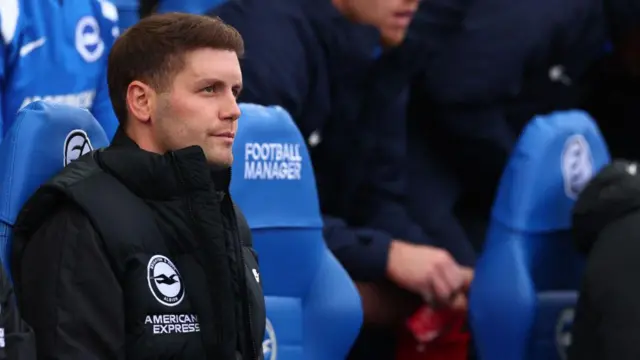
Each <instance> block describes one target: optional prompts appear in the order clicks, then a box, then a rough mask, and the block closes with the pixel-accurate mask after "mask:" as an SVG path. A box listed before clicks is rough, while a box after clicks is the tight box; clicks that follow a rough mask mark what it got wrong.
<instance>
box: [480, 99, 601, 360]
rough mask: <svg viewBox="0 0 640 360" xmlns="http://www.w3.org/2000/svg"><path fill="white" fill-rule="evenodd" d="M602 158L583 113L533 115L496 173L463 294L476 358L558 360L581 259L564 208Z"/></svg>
mask: <svg viewBox="0 0 640 360" xmlns="http://www.w3.org/2000/svg"><path fill="white" fill-rule="evenodd" d="M609 161H610V159H609V154H608V151H607V148H606V144H605V142H604V139H603V138H602V135H601V134H600V131H599V130H598V128H597V126H596V124H595V123H594V121H593V120H592V119H591V118H590V117H589V116H588V115H587V114H586V113H584V112H581V111H567V112H557V113H553V114H551V115H547V116H538V117H536V118H534V119H533V120H532V121H531V122H530V123H529V124H528V126H527V127H526V128H525V130H524V131H523V133H522V136H521V138H520V140H519V142H518V144H517V146H516V149H515V150H514V153H513V154H512V156H511V159H510V161H509V163H508V165H507V167H506V169H505V172H504V174H503V176H502V179H501V183H500V186H499V189H498V194H497V198H496V201H495V203H494V207H493V211H492V219H491V224H490V227H489V231H488V235H487V239H486V243H485V247H484V250H483V252H482V255H481V257H480V259H479V261H478V263H477V267H476V277H475V279H474V282H473V284H472V289H471V299H470V317H471V325H472V329H473V333H474V337H475V341H476V345H477V348H478V353H479V358H480V359H481V360H525V359H527V360H534V359H535V360H555V359H563V358H564V357H565V356H566V355H565V354H566V348H567V347H568V345H569V343H570V339H571V338H570V326H571V323H572V319H573V316H572V314H573V307H574V306H575V302H576V300H577V289H578V288H579V281H580V277H581V274H582V271H583V266H584V259H583V258H582V257H581V256H580V255H579V254H578V253H577V252H576V251H575V249H574V246H573V242H572V239H571V236H570V232H569V231H570V228H571V210H572V207H573V205H574V202H575V199H576V197H577V196H578V194H579V193H580V191H581V190H582V189H583V188H584V186H585V185H586V183H587V182H588V181H589V180H590V179H591V177H592V176H593V175H594V174H595V173H597V172H598V171H599V170H600V169H601V168H602V167H603V166H604V165H605V164H607V163H608V162H609Z"/></svg>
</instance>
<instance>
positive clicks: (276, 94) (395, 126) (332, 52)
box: [212, 0, 471, 358]
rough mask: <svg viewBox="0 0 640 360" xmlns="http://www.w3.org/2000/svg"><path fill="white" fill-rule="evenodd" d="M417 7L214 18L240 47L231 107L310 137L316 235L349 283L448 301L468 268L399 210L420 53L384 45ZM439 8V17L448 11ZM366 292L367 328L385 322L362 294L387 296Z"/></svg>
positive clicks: (283, 5)
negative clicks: (233, 31) (276, 113)
mask: <svg viewBox="0 0 640 360" xmlns="http://www.w3.org/2000/svg"><path fill="white" fill-rule="evenodd" d="M418 3H419V1H418V0H277V1H261V0H244V1H229V2H226V3H225V4H223V5H220V6H219V7H216V8H215V9H213V11H212V13H213V14H214V15H217V16H220V18H222V19H223V20H224V21H225V22H228V23H229V24H231V25H233V26H234V27H236V28H237V29H238V30H239V31H240V33H241V34H242V35H243V38H244V39H245V44H246V48H247V52H246V56H245V57H244V58H243V62H242V66H243V74H244V81H245V90H244V91H243V94H242V95H241V97H240V100H241V101H243V102H251V103H258V104H263V105H273V104H276V105H280V106H282V107H284V108H285V109H287V110H288V111H289V113H290V114H291V115H292V117H293V119H294V120H295V122H296V124H297V125H298V128H299V129H300V131H301V133H302V135H303V136H304V137H305V138H306V139H307V140H308V145H309V148H310V154H311V158H312V162H313V166H314V171H315V176H316V181H317V185H318V191H319V198H320V205H321V208H322V212H323V215H324V228H325V231H324V234H325V239H326V242H327V244H328V246H329V247H330V248H331V250H332V251H333V253H334V254H335V255H336V257H337V258H338V259H339V260H340V262H341V263H342V265H343V266H344V267H345V268H346V270H347V271H348V272H349V273H350V275H351V277H352V278H353V279H354V280H355V281H356V282H359V283H364V282H368V283H369V282H374V283H384V282H385V281H391V282H393V283H394V284H396V285H397V286H399V287H401V288H403V289H405V290H408V291H410V292H411V293H413V294H416V295H419V296H424V298H426V299H428V300H430V301H433V302H438V303H441V304H445V305H449V304H451V303H452V299H454V298H456V296H457V295H459V294H460V293H461V292H462V290H463V288H464V286H465V284H466V283H468V281H469V280H470V277H471V271H469V270H468V269H464V268H462V267H461V266H459V265H458V264H457V263H456V262H455V261H454V259H453V258H452V257H451V255H450V254H449V252H447V251H446V250H444V249H441V248H437V247H434V246H433V243H434V241H433V239H431V238H430V237H429V236H428V235H427V234H426V232H425V231H424V230H423V229H421V228H420V227H419V226H417V225H416V224H415V223H414V221H413V220H412V219H411V218H410V216H409V215H408V214H407V212H406V209H405V208H404V204H403V202H404V200H405V199H404V197H405V194H404V182H403V181H404V180H403V171H404V168H403V163H404V156H405V153H406V149H405V145H406V144H405V141H404V137H405V127H404V118H403V112H402V108H403V100H404V97H405V96H406V94H405V91H404V90H405V88H406V86H407V84H408V82H409V80H410V78H411V75H412V74H413V72H414V71H415V70H416V69H418V68H419V67H420V66H422V63H423V59H424V54H423V53H422V52H418V53H416V52H409V51H395V50H394V49H393V48H394V47H395V46H397V45H399V44H400V43H402V41H403V40H404V38H405V35H406V32H407V27H408V26H409V23H410V22H411V20H412V18H413V15H414V14H415V12H416V10H417V8H418ZM438 3H440V2H438ZM444 5H445V6H442V9H440V10H444V11H443V12H444V13H446V12H447V10H448V8H451V5H452V4H451V2H446V4H444ZM456 6H457V5H456ZM433 14H439V13H438V12H437V11H434V12H433V13H432V15H431V16H437V15H433ZM427 23H429V22H427ZM432 23H433V24H438V21H434V22H432ZM434 30H436V31H434V32H433V34H434V35H433V39H438V36H439V34H440V33H439V32H438V30H439V29H437V28H436V29H434ZM430 40H431V39H430ZM437 42H439V41H437ZM416 48H419V47H416ZM385 49H388V51H387V50H385ZM421 51H422V50H421ZM425 52H426V51H425ZM443 242H446V239H444V241H443ZM370 289H371V287H369V286H365V287H362V286H361V287H360V290H361V295H362V297H363V298H365V300H363V301H365V306H364V308H365V322H366V323H371V322H374V321H372V318H373V317H376V318H377V317H384V316H378V315H379V314H372V313H370V312H369V310H370V309H371V307H370V306H368V305H369V304H373V303H379V302H378V301H377V300H378V299H370V297H377V296H379V295H380V296H384V294H388V293H389V292H388V291H386V290H385V291H381V292H378V291H372V292H369V290H370ZM379 289H382V287H380V288H379ZM369 300H371V301H369ZM396 306H399V305H397V304H396ZM403 308H404V309H407V307H403ZM412 310H413V309H411V308H408V309H407V311H408V313H407V314H409V313H410V312H411V311H412ZM375 355H376V357H377V358H383V355H381V353H379V352H377V353H376V354H375Z"/></svg>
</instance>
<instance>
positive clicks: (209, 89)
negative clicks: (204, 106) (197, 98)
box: [202, 86, 216, 93]
mask: <svg viewBox="0 0 640 360" xmlns="http://www.w3.org/2000/svg"><path fill="white" fill-rule="evenodd" d="M215 90H216V89H215V88H214V87H213V86H207V87H206V88H204V89H202V91H204V92H206V93H214V92H215Z"/></svg>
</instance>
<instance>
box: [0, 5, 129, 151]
mask: <svg viewBox="0 0 640 360" xmlns="http://www.w3.org/2000/svg"><path fill="white" fill-rule="evenodd" d="M0 29H1V30H0V141H1V139H2V137H3V136H4V133H5V132H7V131H8V130H9V128H10V127H11V125H12V124H13V121H14V119H15V116H16V113H17V111H18V110H19V109H20V108H22V107H24V106H26V105H27V104H29V103H31V102H33V101H36V100H47V101H55V102H61V103H66V104H69V105H73V106H80V107H84V108H87V109H90V110H91V112H92V113H93V115H94V116H95V117H96V118H97V119H98V121H99V122H100V124H101V125H102V127H103V128H104V129H105V131H106V133H107V136H108V137H109V139H111V137H112V136H113V134H114V133H115V130H116V127H117V126H118V122H117V119H116V118H115V115H114V114H113V109H112V108H111V102H110V101H109V93H108V89H107V82H106V74H105V69H106V63H107V54H108V53H109V49H110V48H111V45H112V44H113V41H114V39H115V37H117V36H118V34H119V30H118V11H117V10H116V7H115V6H114V5H113V4H112V3H111V2H109V1H107V0H65V1H40V0H3V1H2V6H0Z"/></svg>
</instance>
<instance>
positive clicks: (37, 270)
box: [12, 13, 265, 360]
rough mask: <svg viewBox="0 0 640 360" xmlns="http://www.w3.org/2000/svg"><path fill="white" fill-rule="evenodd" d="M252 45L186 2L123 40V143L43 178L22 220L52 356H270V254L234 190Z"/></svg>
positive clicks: (116, 72)
mask: <svg viewBox="0 0 640 360" xmlns="http://www.w3.org/2000/svg"><path fill="white" fill-rule="evenodd" d="M242 53H243V42H242V38H241V37H240V34H238V32H237V31H236V30H235V29H233V28H232V27H230V26H228V25H226V24H224V23H223V22H221V21H220V20H218V19H211V18H209V17H204V16H196V15H188V14H179V13H173V14H167V15H160V16H152V17H149V18H147V19H145V20H143V21H141V22H139V23H138V24H136V25H134V26H133V27H131V28H129V29H128V30H127V31H126V32H125V33H124V34H123V35H122V36H121V37H120V38H119V39H118V40H117V41H116V42H115V44H114V46H113V49H112V51H111V54H110V55H109V65H108V79H109V93H110V95H111V101H112V103H113V106H114V110H115V113H116V115H117V116H118V120H119V121H120V128H119V130H118V132H117V134H116V136H115V138H114V140H113V143H112V145H111V146H110V147H108V148H106V149H104V150H101V151H98V152H94V153H92V154H90V155H87V156H85V157H82V158H80V159H78V160H76V161H74V162H72V163H71V164H70V165H68V166H67V167H66V168H65V169H64V170H63V171H62V172H61V173H60V174H59V175H57V176H56V177H54V178H53V179H52V180H51V181H50V182H49V183H47V184H45V185H44V186H43V187H42V188H40V189H39V190H38V191H37V192H36V194H35V195H34V196H33V197H32V198H31V199H30V200H29V201H28V203H27V204H26V205H25V207H24V209H23V210H22V212H21V214H20V215H19V219H18V221H17V224H16V233H15V237H16V238H15V243H14V256H13V261H12V269H13V274H15V275H14V276H15V282H16V288H17V293H18V297H19V301H20V306H21V308H22V310H23V311H24V318H25V320H26V321H27V322H28V323H29V324H31V325H32V326H33V327H34V330H35V332H36V336H37V343H38V356H39V357H41V358H56V359H98V358H99V359H125V358H126V359H160V358H173V359H211V360H214V359H216V360H217V359H243V360H254V359H259V358H261V357H262V354H261V350H260V342H261V341H262V338H263V336H264V328H265V308H264V298H263V295H262V290H261V285H260V284H259V281H258V279H257V278H256V277H254V275H253V271H257V269H258V264H257V259H256V257H255V255H254V253H253V250H252V249H251V245H252V244H251V236H250V232H249V229H248V225H247V224H246V221H245V220H244V218H243V216H242V214H241V213H240V212H239V210H237V209H236V208H235V206H234V204H233V202H232V201H231V198H230V196H229V181H230V176H231V172H230V168H229V166H230V165H231V163H232V161H233V155H232V152H231V149H232V145H233V139H234V136H235V133H236V129H237V120H238V117H239V116H240V110H239V108H238V105H237V103H236V98H237V96H238V95H239V93H240V90H241V88H242V73H241V71H240V64H239V61H238V57H239V56H241V55H242Z"/></svg>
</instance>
